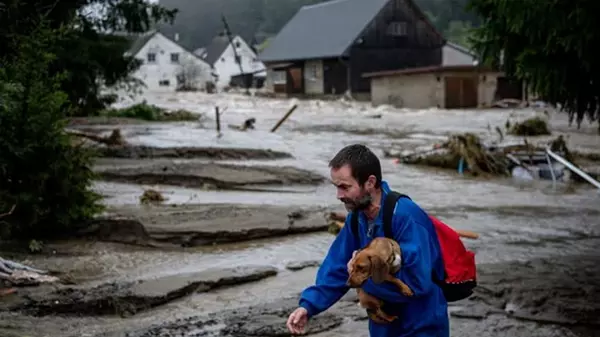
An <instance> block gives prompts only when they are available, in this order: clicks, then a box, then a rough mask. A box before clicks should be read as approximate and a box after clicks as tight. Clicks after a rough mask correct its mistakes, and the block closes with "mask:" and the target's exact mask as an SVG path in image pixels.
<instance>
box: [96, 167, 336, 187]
mask: <svg viewBox="0 0 600 337" xmlns="http://www.w3.org/2000/svg"><path fill="white" fill-rule="evenodd" d="M100 163H101V162H100ZM127 164H128V165H129V167H122V165H118V162H114V161H113V162H112V165H111V166H112V167H110V166H108V165H102V166H97V167H96V169H95V171H96V172H97V173H98V175H99V179H101V180H105V181H112V182H121V183H135V184H151V185H173V186H182V187H193V188H201V189H206V190H213V189H218V190H235V189H256V190H261V189H264V187H265V186H272V185H273V186H283V185H312V186H316V185H318V184H320V183H322V182H323V181H324V180H325V178H324V177H323V176H321V175H319V174H317V173H314V172H311V171H308V170H303V169H299V168H295V167H290V166H280V167H273V166H242V165H231V164H217V163H173V162H171V163H148V162H146V161H144V160H140V161H139V162H137V163H136V162H131V161H129V162H128V163H127Z"/></svg>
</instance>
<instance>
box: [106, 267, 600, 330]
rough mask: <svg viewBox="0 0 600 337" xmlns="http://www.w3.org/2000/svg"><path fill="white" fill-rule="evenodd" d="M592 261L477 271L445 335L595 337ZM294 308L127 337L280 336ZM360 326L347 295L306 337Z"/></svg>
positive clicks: (277, 305)
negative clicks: (470, 291) (474, 286)
mask: <svg viewBox="0 0 600 337" xmlns="http://www.w3.org/2000/svg"><path fill="white" fill-rule="evenodd" d="M598 262H600V259H599V258H598V257H597V256H577V257H570V258H558V257H557V258H555V259H552V260H536V261H530V262H527V263H519V262H514V263H511V264H503V265H482V266H480V272H479V282H480V285H479V287H478V288H477V290H476V292H475V295H473V296H472V297H471V298H469V299H467V300H464V301H460V302H455V303H452V304H451V308H450V313H451V317H452V319H451V322H452V324H451V325H452V332H451V335H452V336H540V337H552V336H557V337H558V336H576V335H579V336H589V337H591V336H597V333H598V331H600V330H599V329H600V304H599V303H598V302H596V301H593V300H594V299H599V298H598V297H599V295H598V294H599V291H600V269H599V268H598ZM296 306H297V298H284V299H281V300H278V301H272V302H270V303H266V304H262V305H258V306H250V307H244V308H240V309H235V310H225V311H221V312H217V313H213V314H211V315H207V316H204V317H188V318H186V319H180V320H177V321H174V322H171V323H167V324H160V325H159V326H157V327H150V328H148V329H142V330H140V331H136V332H133V333H130V334H129V335H128V336H136V337H149V336H165V337H166V336H228V337H229V336H231V337H233V336H240V337H241V336H244V337H245V336H284V335H286V329H285V319H286V318H287V315H288V314H289V312H291V311H292V310H293V309H294V308H295V307H296ZM359 322H362V324H361V323H359ZM357 323H359V324H357ZM366 325H367V324H366V317H365V314H364V312H363V310H362V309H360V308H358V306H357V305H356V296H355V294H354V292H353V291H350V292H348V294H347V295H346V296H345V297H344V298H343V299H342V300H341V301H340V302H339V303H338V304H337V305H335V306H334V307H333V308H332V309H330V310H328V311H326V312H325V313H323V314H321V315H319V316H317V317H315V318H314V319H313V320H312V321H311V322H310V327H309V330H308V334H310V335H315V336H321V335H323V336H332V335H333V334H335V335H340V336H343V335H344V334H345V332H344V331H352V334H351V335H352V336H366V335H368V333H367V330H366ZM357 330H358V331H357ZM325 332H327V333H325ZM320 333H322V334H320ZM106 336H121V335H119V334H116V335H112V334H107V335H106Z"/></svg>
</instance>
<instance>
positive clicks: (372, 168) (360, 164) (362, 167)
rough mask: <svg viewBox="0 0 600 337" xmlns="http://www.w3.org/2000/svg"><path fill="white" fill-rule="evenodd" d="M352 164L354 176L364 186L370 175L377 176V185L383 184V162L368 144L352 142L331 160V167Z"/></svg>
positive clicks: (337, 167)
mask: <svg viewBox="0 0 600 337" xmlns="http://www.w3.org/2000/svg"><path fill="white" fill-rule="evenodd" d="M344 165H348V166H350V171H351V172H352V177H354V179H356V181H358V183H359V184H360V185H361V186H362V185H363V184H364V183H365V182H367V179H369V177H370V176H372V175H373V176H375V187H376V188H379V186H381V163H380V162H379V158H377V156H376V155H375V154H374V153H373V152H372V151H371V150H370V149H369V148H368V147H366V146H364V145H361V144H352V145H348V146H346V147H344V148H343V149H341V150H340V151H339V152H338V153H337V154H336V155H335V157H333V159H331V161H329V167H331V168H334V169H339V168H341V167H342V166H344Z"/></svg>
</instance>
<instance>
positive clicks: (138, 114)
mask: <svg viewBox="0 0 600 337" xmlns="http://www.w3.org/2000/svg"><path fill="white" fill-rule="evenodd" d="M100 115H101V116H106V117H121V118H135V119H142V120H145V121H153V122H157V121H160V122H172V121H195V120H198V115H196V114H194V113H192V112H190V111H187V110H175V111H167V110H165V109H163V108H161V107H158V106H156V105H151V104H147V103H146V102H143V103H138V104H134V105H132V106H129V107H127V108H122V109H114V108H111V109H106V110H104V111H102V112H101V113H100Z"/></svg>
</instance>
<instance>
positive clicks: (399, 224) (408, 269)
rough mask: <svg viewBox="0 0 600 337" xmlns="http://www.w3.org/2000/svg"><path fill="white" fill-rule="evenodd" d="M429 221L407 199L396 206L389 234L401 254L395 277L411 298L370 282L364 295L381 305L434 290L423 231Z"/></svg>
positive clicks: (428, 242) (388, 285) (389, 285)
mask: <svg viewBox="0 0 600 337" xmlns="http://www.w3.org/2000/svg"><path fill="white" fill-rule="evenodd" d="M430 221H431V220H429V216H427V214H426V213H425V212H423V211H422V210H421V209H420V208H419V207H418V206H417V205H416V204H414V203H413V202H412V201H410V200H409V199H406V198H402V199H400V200H399V201H398V203H396V209H395V210H394V217H393V218H392V230H393V233H394V238H395V240H396V241H397V242H398V243H399V244H400V249H401V251H402V266H401V268H400V271H398V273H396V277H397V278H399V279H401V280H402V281H403V282H404V283H406V285H408V287H409V288H410V289H411V290H412V291H413V293H414V295H413V296H411V297H407V296H404V295H402V293H400V290H399V289H398V287H396V286H395V285H394V284H392V283H390V282H384V283H382V284H375V283H374V282H373V280H371V279H369V280H368V281H367V282H366V283H365V285H364V286H363V290H364V291H366V292H367V293H369V294H371V295H373V296H375V297H377V298H380V299H383V300H384V301H389V302H399V303H405V302H408V301H410V300H411V298H413V297H419V296H423V295H424V294H427V293H428V292H429V291H430V289H431V287H433V286H434V283H433V280H432V278H431V276H432V270H433V261H432V256H431V253H430V252H431V246H430V245H431V235H430V234H429V232H428V231H427V229H426V228H427V227H428V226H430V224H429V223H427V222H430Z"/></svg>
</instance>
